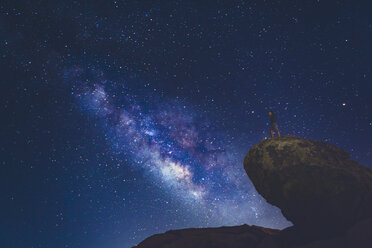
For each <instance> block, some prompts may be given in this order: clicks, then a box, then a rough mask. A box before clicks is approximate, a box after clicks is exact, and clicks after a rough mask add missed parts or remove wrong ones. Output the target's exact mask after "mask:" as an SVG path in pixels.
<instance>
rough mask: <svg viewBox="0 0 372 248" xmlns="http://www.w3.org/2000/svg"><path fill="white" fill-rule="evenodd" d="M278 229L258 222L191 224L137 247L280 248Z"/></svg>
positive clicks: (157, 235)
mask: <svg viewBox="0 0 372 248" xmlns="http://www.w3.org/2000/svg"><path fill="white" fill-rule="evenodd" d="M278 232H279V230H275V229H269V228H263V227H257V226H248V225H242V226H235V227H218V228H190V229H182V230H174V231H168V232H166V233H163V234H156V235H153V236H151V237H149V238H147V239H145V240H144V241H142V242H141V243H140V244H138V246H135V248H137V247H138V248H211V247H213V248H227V247H229V248H268V247H270V248H279V246H278V244H277V242H276V241H275V240H274V238H275V237H276V235H277V234H278Z"/></svg>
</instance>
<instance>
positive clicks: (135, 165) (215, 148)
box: [0, 1, 372, 248]
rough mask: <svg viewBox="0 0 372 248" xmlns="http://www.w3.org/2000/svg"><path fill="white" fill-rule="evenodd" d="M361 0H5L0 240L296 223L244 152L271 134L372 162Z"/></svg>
mask: <svg viewBox="0 0 372 248" xmlns="http://www.w3.org/2000/svg"><path fill="white" fill-rule="evenodd" d="M371 9H372V5H371V4H369V3H367V1H354V2H348V1H306V3H305V2H301V3H295V4H294V3H293V2H291V1H269V2H263V1H255V3H254V2H252V3H247V2H246V1H215V2H211V1H203V2H200V1H191V2H188V3H186V2H184V1H164V2H162V3H155V2H154V3H151V2H143V1H94V2H86V1H85V2H84V1H67V2H66V1H63V2H61V1H35V2H33V1H32V2H30V1H5V2H2V3H0V13H1V14H0V38H1V39H0V42H1V43H0V47H1V50H0V51H1V53H0V55H1V56H0V59H1V69H0V72H1V73H0V75H1V79H2V84H1V91H0V92H1V101H2V102H1V113H2V120H3V121H2V124H1V167H0V168H1V173H0V175H1V180H0V181H1V185H0V186H1V187H0V188H1V193H0V197H1V198H0V205H1V210H2V211H0V231H1V233H2V234H1V238H0V246H1V247H81V248H88V247H89V248H100V247H104V248H118V247H131V246H133V245H136V244H138V243H139V242H141V241H142V240H144V239H145V238H147V237H148V236H150V235H153V234H156V233H162V232H165V231H167V230H170V229H181V228H188V227H216V226H223V225H241V224H249V225H258V226H265V227H270V228H279V229H281V228H285V227H287V226H289V225H290V224H291V223H290V222H289V221H287V220H286V219H285V218H284V217H283V216H282V214H281V212H280V210H279V209H278V208H276V207H273V206H271V205H270V204H268V203H267V202H266V200H265V199H264V198H262V197H261V196H260V195H259V194H258V193H257V192H256V190H255V188H254V186H253V185H252V183H251V181H250V180H249V178H248V177H247V175H246V173H245V172H244V168H243V159H244V156H245V155H246V153H247V152H248V151H249V149H250V148H251V147H252V146H253V145H254V144H256V143H258V142H259V141H261V140H263V139H265V138H268V137H269V136H270V123H269V122H270V117H269V116H268V110H269V109H272V110H273V111H274V112H275V114H276V116H277V120H278V128H279V130H280V133H281V134H282V135H294V136H298V137H301V138H308V139H311V140H319V141H324V142H327V143H331V144H334V145H336V146H338V147H341V148H343V149H345V150H346V151H347V152H348V153H350V156H351V159H353V160H355V161H357V162H358V163H360V164H362V165H364V166H366V167H368V168H372V110H371V108H372V105H371V103H372V99H371V92H372V47H371V44H372V20H371V17H370V10H371Z"/></svg>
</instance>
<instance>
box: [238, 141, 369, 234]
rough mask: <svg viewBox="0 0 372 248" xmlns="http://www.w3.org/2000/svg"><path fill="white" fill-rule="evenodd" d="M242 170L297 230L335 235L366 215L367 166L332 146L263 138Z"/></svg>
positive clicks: (367, 211) (367, 203)
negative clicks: (331, 232) (332, 233)
mask: <svg viewBox="0 0 372 248" xmlns="http://www.w3.org/2000/svg"><path fill="white" fill-rule="evenodd" d="M244 168H245V170H246V172H247V174H248V176H249V178H250V179H251V181H252V182H253V184H254V186H255V187H256V190H257V191H258V193H260V194H261V195H262V196H263V197H264V198H265V199H266V200H267V201H268V202H269V203H270V204H272V205H275V206H277V207H279V208H280V209H281V210H282V213H283V215H284V216H285V217H286V218H287V219H288V220H290V221H291V222H292V223H293V224H294V226H295V227H296V228H298V230H303V231H304V232H309V231H310V232H319V233H324V232H326V233H329V230H332V231H333V232H334V233H335V234H337V233H340V232H343V231H345V230H347V229H348V228H349V227H351V226H352V225H353V224H355V223H356V222H358V221H359V220H362V219H366V218H369V217H372V170H370V169H368V168H366V167H363V166H361V165H359V164H358V163H357V162H355V161H353V160H350V158H349V154H348V153H347V152H345V151H344V150H343V149H340V148H338V147H336V146H333V145H330V144H327V143H324V142H318V141H311V140H307V139H301V138H297V137H294V136H283V137H279V138H271V139H266V140H263V141H261V142H260V143H258V144H256V145H255V146H253V147H252V148H251V150H250V151H249V152H248V154H247V155H246V157H245V159H244Z"/></svg>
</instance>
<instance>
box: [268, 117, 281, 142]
mask: <svg viewBox="0 0 372 248" xmlns="http://www.w3.org/2000/svg"><path fill="white" fill-rule="evenodd" d="M269 116H270V135H271V138H273V137H274V131H275V132H276V135H277V136H278V137H280V132H279V129H278V124H277V123H276V115H275V113H274V111H272V110H269Z"/></svg>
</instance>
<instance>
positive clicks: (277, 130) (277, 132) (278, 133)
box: [276, 128, 280, 137]
mask: <svg viewBox="0 0 372 248" xmlns="http://www.w3.org/2000/svg"><path fill="white" fill-rule="evenodd" d="M276 135H278V137H280V132H279V129H278V128H276Z"/></svg>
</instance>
